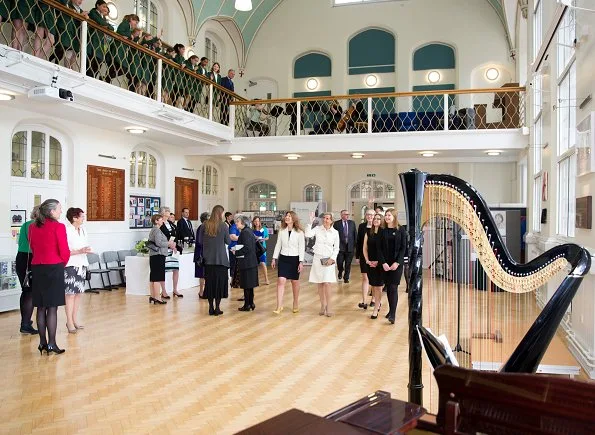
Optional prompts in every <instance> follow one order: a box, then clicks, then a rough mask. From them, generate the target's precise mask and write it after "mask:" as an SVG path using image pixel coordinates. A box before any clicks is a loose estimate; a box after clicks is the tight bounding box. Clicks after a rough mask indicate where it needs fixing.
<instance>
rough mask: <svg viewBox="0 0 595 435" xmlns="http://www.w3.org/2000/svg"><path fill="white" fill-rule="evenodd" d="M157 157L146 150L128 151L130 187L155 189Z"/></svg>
mask: <svg viewBox="0 0 595 435" xmlns="http://www.w3.org/2000/svg"><path fill="white" fill-rule="evenodd" d="M157 169H158V168H157V158H156V157H155V156H154V155H153V154H151V153H150V152H149V151H146V150H138V151H132V152H131V153H130V187H137V188H140V189H157V181H158V180H157Z"/></svg>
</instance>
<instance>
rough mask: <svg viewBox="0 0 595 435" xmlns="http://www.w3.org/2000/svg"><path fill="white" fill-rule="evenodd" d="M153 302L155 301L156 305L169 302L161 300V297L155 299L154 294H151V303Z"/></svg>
mask: <svg viewBox="0 0 595 435" xmlns="http://www.w3.org/2000/svg"><path fill="white" fill-rule="evenodd" d="M151 302H153V303H154V304H155V305H157V304H161V305H163V304H167V302H165V301H160V300H159V299H155V298H154V297H153V296H150V297H149V303H151Z"/></svg>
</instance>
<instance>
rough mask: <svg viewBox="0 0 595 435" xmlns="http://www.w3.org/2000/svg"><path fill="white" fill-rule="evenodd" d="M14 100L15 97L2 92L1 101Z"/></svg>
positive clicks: (0, 94)
mask: <svg viewBox="0 0 595 435" xmlns="http://www.w3.org/2000/svg"><path fill="white" fill-rule="evenodd" d="M11 100H14V95H12V94H9V93H8V92H5V91H0V101H11Z"/></svg>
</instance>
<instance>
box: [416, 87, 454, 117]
mask: <svg viewBox="0 0 595 435" xmlns="http://www.w3.org/2000/svg"><path fill="white" fill-rule="evenodd" d="M452 89H455V85H453V84H448V83H445V84H440V85H422V86H414V87H413V92H419V91H448V90H452ZM454 103H455V96H454V95H449V96H448V105H449V107H450V106H452V105H453V104H454ZM411 107H412V110H413V111H414V112H442V111H443V97H442V93H441V92H436V95H428V96H419V97H413V100H412V105H411Z"/></svg>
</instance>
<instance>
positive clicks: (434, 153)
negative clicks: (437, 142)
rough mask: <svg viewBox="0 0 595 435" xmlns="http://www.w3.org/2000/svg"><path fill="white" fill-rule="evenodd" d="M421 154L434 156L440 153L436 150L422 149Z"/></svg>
mask: <svg viewBox="0 0 595 435" xmlns="http://www.w3.org/2000/svg"><path fill="white" fill-rule="evenodd" d="M420 154H421V155H422V156H424V157H434V156H435V155H436V154H438V153H437V152H436V151H422V152H421V153H420Z"/></svg>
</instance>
